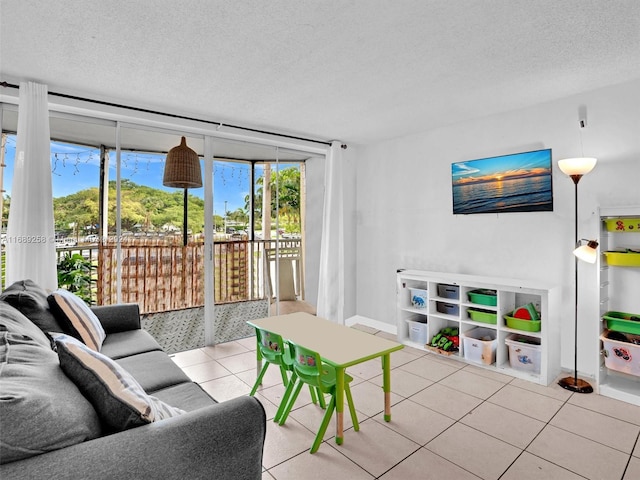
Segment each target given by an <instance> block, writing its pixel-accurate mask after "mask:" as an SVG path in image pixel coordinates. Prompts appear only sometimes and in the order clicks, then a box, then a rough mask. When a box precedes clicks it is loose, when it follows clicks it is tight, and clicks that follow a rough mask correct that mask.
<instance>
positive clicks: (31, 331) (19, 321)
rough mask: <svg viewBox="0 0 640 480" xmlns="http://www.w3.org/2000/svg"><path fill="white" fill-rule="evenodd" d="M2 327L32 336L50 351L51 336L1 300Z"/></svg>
mask: <svg viewBox="0 0 640 480" xmlns="http://www.w3.org/2000/svg"><path fill="white" fill-rule="evenodd" d="M0 328H1V329H2V330H4V331H7V332H11V333H16V334H19V335H23V336H25V337H28V338H30V339H31V340H33V341H34V342H37V343H38V344H40V345H42V346H43V347H45V348H46V349H48V350H49V351H50V350H51V342H50V340H49V338H48V337H47V336H46V335H45V334H44V332H43V331H42V330H40V329H39V328H38V327H37V326H36V325H35V324H34V323H33V322H32V321H31V320H29V319H28V318H27V317H25V316H24V315H23V314H22V313H20V311H19V310H18V309H16V308H14V307H12V306H11V305H9V304H8V303H6V302H3V301H0Z"/></svg>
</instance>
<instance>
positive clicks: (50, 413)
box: [0, 326, 101, 463]
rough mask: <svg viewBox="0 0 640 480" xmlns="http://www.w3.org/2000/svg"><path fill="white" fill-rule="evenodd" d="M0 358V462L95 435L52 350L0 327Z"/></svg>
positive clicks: (90, 413)
mask: <svg viewBox="0 0 640 480" xmlns="http://www.w3.org/2000/svg"><path fill="white" fill-rule="evenodd" d="M2 328H6V327H4V326H3V327H2ZM0 354H1V355H2V360H3V361H2V362H1V363H0V392H1V394H0V423H1V425H2V427H1V431H0V433H1V436H2V441H0V463H8V462H13V461H15V460H20V459H24V458H28V457H31V456H34V455H38V454H41V453H45V452H48V451H51V450H57V449H59V448H63V447H67V446H70V445H74V444H76V443H80V442H83V441H85V440H89V439H92V438H96V437H98V436H100V434H101V426H100V420H99V419H98V416H97V414H96V412H95V410H94V409H93V407H92V406H91V404H90V403H89V401H88V400H87V399H86V398H85V397H84V396H83V395H82V393H80V391H79V390H78V388H77V387H76V386H75V385H74V384H73V382H71V380H69V379H68V378H67V377H66V375H65V374H64V372H63V371H62V370H61V369H60V364H59V363H58V359H57V356H56V354H55V352H54V351H53V350H51V349H50V348H45V347H43V346H42V345H40V344H39V343H38V342H35V341H34V340H32V339H30V338H29V337H26V336H24V335H21V334H19V333H11V332H8V331H6V330H2V329H0Z"/></svg>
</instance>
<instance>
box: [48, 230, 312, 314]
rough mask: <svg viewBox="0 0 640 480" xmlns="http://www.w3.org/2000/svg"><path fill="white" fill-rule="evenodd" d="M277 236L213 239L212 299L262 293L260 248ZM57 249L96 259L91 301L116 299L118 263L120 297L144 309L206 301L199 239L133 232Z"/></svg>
mask: <svg viewBox="0 0 640 480" xmlns="http://www.w3.org/2000/svg"><path fill="white" fill-rule="evenodd" d="M279 244H280V248H289V247H300V244H301V241H300V239H283V240H279ZM275 246H276V241H275V240H256V241H223V242H215V243H214V255H213V256H214V258H213V259H212V260H213V267H214V300H215V303H216V304H220V303H232V302H242V301H247V300H258V299H263V298H265V279H264V251H265V248H267V249H269V248H275ZM57 252H58V255H59V256H61V255H64V254H66V253H67V252H69V253H80V254H81V255H82V256H84V257H85V258H89V259H91V260H92V261H93V262H94V264H96V265H97V274H96V286H95V288H94V295H95V303H96V304H98V305H110V304H114V303H117V302H118V298H117V266H118V263H120V265H121V281H122V287H121V299H120V301H121V302H123V303H127V302H134V303H138V305H139V306H140V311H141V312H142V313H154V312H164V311H170V310H179V309H184V308H191V307H197V306H203V305H204V265H205V260H206V258H205V257H206V256H205V249H204V244H203V243H198V242H191V243H189V244H188V245H187V246H186V247H185V246H183V245H182V244H181V243H178V244H175V243H173V242H171V241H168V240H159V239H146V238H132V239H131V240H127V241H126V242H123V243H122V244H121V249H120V262H118V249H117V245H116V244H110V243H107V244H93V245H84V246H82V245H79V246H74V247H61V248H59V249H58V250H57Z"/></svg>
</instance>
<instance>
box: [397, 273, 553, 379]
mask: <svg viewBox="0 0 640 480" xmlns="http://www.w3.org/2000/svg"><path fill="white" fill-rule="evenodd" d="M396 282H397V289H396V294H397V295H396V299H397V309H396V312H397V313H396V323H397V328H398V330H397V331H398V341H399V342H401V343H403V344H405V345H408V346H411V347H415V348H419V349H424V350H429V351H432V350H431V349H429V347H428V345H427V344H429V343H430V342H431V339H432V338H433V336H434V335H436V334H438V333H439V332H440V330H441V329H443V328H445V327H454V328H458V330H459V332H460V334H461V341H460V347H459V350H458V351H457V352H453V353H451V352H449V353H447V354H448V357H449V358H453V359H456V360H459V361H462V362H467V363H471V364H474V365H478V366H479V367H482V368H487V369H491V370H495V371H498V372H500V373H504V374H507V375H511V376H514V377H518V378H522V379H525V380H529V381H531V382H535V383H538V384H541V385H548V384H549V383H550V382H552V381H553V380H554V379H555V378H556V377H557V376H558V375H559V374H560V319H559V304H558V302H559V289H558V288H557V287H555V286H552V285H546V284H543V283H534V282H529V281H525V280H516V279H507V278H494V277H484V276H476V275H465V274H453V273H442V272H429V271H422V270H399V271H398V273H397V277H396ZM415 290H418V291H423V292H426V293H425V296H426V301H425V302H424V307H423V308H416V307H415V305H414V304H412V296H413V292H414V291H415ZM478 291H479V293H480V294H481V295H480V296H477V295H475V296H474V295H472V296H470V295H469V293H470V292H471V293H472V294H477V293H478ZM456 292H457V293H456ZM494 292H495V305H490V304H486V303H488V302H485V301H484V300H483V298H482V297H483V295H482V294H483V293H494ZM489 296H491V295H489ZM471 298H473V300H474V301H471ZM478 302H482V303H478ZM528 303H533V304H534V305H535V308H536V310H537V311H538V312H540V330H539V331H525V330H520V329H516V328H510V327H508V326H507V324H506V321H505V319H504V316H505V315H508V314H510V313H512V312H513V311H514V310H515V309H516V308H518V307H520V306H523V305H525V304H528ZM419 305H421V304H420V303H419ZM470 311H471V313H470ZM494 314H495V315H494ZM471 315H473V316H474V317H475V319H472V318H471ZM478 319H479V320H480V321H478ZM413 322H417V323H421V324H422V325H423V326H424V328H425V329H426V344H423V343H419V342H415V341H412V335H411V333H412V332H411V330H410V329H411V327H412V325H414V323H413ZM491 322H494V323H491ZM477 327H481V328H483V329H489V333H491V334H492V335H493V336H495V339H496V340H497V347H496V351H495V362H493V363H491V364H485V363H477V362H474V361H472V360H471V359H470V358H471V357H470V355H467V356H465V352H464V348H465V346H464V344H465V342H463V341H462V337H463V336H464V335H465V334H466V333H470V332H471V330H473V329H475V328H477ZM513 334H515V335H516V336H518V337H525V339H527V340H531V343H532V344H533V343H535V344H539V345H540V347H539V350H540V359H539V368H538V369H536V370H539V372H537V371H532V370H531V369H527V368H520V367H519V366H518V368H514V367H512V366H511V362H510V361H509V354H510V349H509V345H508V344H507V341H508V340H511V339H512V337H513ZM469 353H471V352H469ZM443 354H444V352H443ZM466 357H469V358H466Z"/></svg>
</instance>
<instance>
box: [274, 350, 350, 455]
mask: <svg viewBox="0 0 640 480" xmlns="http://www.w3.org/2000/svg"><path fill="white" fill-rule="evenodd" d="M288 344H289V349H290V351H291V354H292V356H293V373H294V374H295V375H296V377H297V378H296V380H295V382H294V381H292V382H290V383H289V385H288V386H287V392H286V393H285V396H284V397H285V398H283V403H284V401H285V399H286V402H287V403H286V406H285V407H284V409H283V411H282V412H281V414H280V416H278V415H277V414H276V418H275V419H274V420H275V421H277V422H278V423H279V424H280V425H283V424H284V422H285V421H286V420H287V417H288V416H289V412H291V408H292V407H293V404H294V403H295V402H296V398H297V397H298V394H299V393H300V390H301V389H302V385H303V384H305V383H306V384H307V385H309V386H310V387H315V388H317V389H318V392H319V393H320V392H321V393H328V394H330V395H331V400H330V401H329V405H328V406H327V408H326V411H325V414H324V417H323V418H322V423H321V424H320V428H319V429H318V433H317V435H316V438H315V440H314V441H313V445H311V451H310V453H315V452H317V451H318V448H319V447H320V444H321V443H322V439H323V437H324V434H325V432H326V431H327V426H328V425H329V420H331V416H332V415H333V411H334V410H335V408H336V371H335V368H334V367H332V366H331V365H328V364H326V363H322V359H321V358H320V355H319V354H318V353H317V352H314V351H313V350H309V349H308V348H305V347H302V346H300V345H297V344H295V343H294V342H291V341H289V342H288ZM352 380H353V378H352V377H351V376H349V375H347V374H346V372H345V374H344V393H345V396H346V397H347V403H348V404H349V412H350V413H351V421H352V422H353V429H354V430H355V431H356V432H357V431H358V430H360V425H359V424H358V417H357V415H356V409H355V407H354V406H353V397H352V396H351V388H350V387H349V383H351V381H352Z"/></svg>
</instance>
